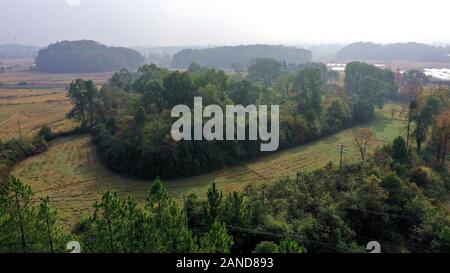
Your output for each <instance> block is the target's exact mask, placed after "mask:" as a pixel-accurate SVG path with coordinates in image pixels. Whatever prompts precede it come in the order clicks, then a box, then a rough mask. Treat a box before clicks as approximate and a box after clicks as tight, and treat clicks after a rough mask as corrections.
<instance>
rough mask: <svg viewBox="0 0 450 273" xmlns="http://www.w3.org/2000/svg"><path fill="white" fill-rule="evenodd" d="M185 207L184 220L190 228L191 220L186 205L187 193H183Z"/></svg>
mask: <svg viewBox="0 0 450 273" xmlns="http://www.w3.org/2000/svg"><path fill="white" fill-rule="evenodd" d="M183 207H184V221H185V223H186V227H187V228H189V221H188V215H187V207H186V195H185V194H183Z"/></svg>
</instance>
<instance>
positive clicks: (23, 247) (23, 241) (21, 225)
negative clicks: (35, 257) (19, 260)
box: [15, 192, 27, 253]
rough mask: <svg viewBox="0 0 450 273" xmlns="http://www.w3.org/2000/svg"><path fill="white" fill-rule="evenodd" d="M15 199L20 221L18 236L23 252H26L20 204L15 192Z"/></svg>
mask: <svg viewBox="0 0 450 273" xmlns="http://www.w3.org/2000/svg"><path fill="white" fill-rule="evenodd" d="M15 199H16V207H17V213H18V214H19V221H20V236H21V239H22V249H23V252H24V253H26V252H27V251H26V243H25V232H24V229H23V220H22V213H21V212H20V204H19V197H18V196H17V192H16V194H15Z"/></svg>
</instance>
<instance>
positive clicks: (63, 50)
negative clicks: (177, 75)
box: [35, 40, 144, 73]
mask: <svg viewBox="0 0 450 273" xmlns="http://www.w3.org/2000/svg"><path fill="white" fill-rule="evenodd" d="M143 63H144V57H142V56H141V55H140V54H139V53H138V52H137V51H135V50H132V49H128V48H124V47H108V46H105V45H102V44H100V43H98V42H95V41H89V40H81V41H62V42H58V43H55V44H51V45H49V46H48V47H46V48H44V49H41V50H40V51H39V55H38V56H37V58H36V67H35V69H36V70H37V71H42V72H55V73H93V72H109V71H117V70H119V69H121V68H123V67H125V68H128V69H137V68H138V67H139V66H140V65H142V64H143Z"/></svg>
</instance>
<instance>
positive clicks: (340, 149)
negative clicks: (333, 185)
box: [338, 144, 344, 192]
mask: <svg viewBox="0 0 450 273" xmlns="http://www.w3.org/2000/svg"><path fill="white" fill-rule="evenodd" d="M343 157H344V144H341V145H339V181H338V191H339V192H340V191H341V186H342V182H343V181H342V180H343V179H342V167H343V160H342V159H343Z"/></svg>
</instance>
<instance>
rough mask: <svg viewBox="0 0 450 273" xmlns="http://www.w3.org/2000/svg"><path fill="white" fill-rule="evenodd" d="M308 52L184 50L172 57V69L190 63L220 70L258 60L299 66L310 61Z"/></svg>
mask: <svg viewBox="0 0 450 273" xmlns="http://www.w3.org/2000/svg"><path fill="white" fill-rule="evenodd" d="M311 57H312V54H311V52H310V51H309V50H306V49H301V48H296V47H286V46H281V45H280V46H273V45H246V46H224V47H213V48H205V49H184V50H182V51H180V52H178V53H177V54H175V55H174V56H173V59H172V67H176V68H188V67H189V66H190V65H191V63H198V64H200V65H202V66H209V67H215V68H222V69H230V68H233V67H235V65H236V64H240V65H241V66H243V67H246V66H247V65H250V64H251V62H252V61H254V60H256V59H258V58H271V59H276V60H278V61H284V62H287V63H294V64H301V63H305V62H307V61H310V60H311Z"/></svg>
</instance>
